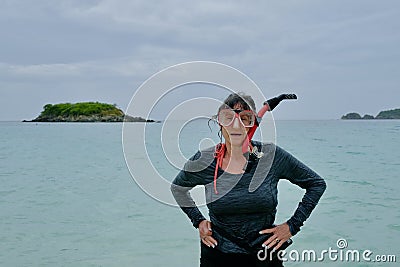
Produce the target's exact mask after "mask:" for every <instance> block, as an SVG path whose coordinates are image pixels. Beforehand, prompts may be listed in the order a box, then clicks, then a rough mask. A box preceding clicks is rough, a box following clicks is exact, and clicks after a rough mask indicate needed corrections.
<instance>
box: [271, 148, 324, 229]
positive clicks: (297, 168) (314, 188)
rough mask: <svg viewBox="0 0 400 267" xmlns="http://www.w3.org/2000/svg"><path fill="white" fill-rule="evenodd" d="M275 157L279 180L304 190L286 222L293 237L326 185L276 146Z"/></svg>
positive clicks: (308, 169)
mask: <svg viewBox="0 0 400 267" xmlns="http://www.w3.org/2000/svg"><path fill="white" fill-rule="evenodd" d="M275 156H278V157H279V158H278V162H277V163H278V169H279V172H278V173H279V174H280V177H279V178H280V179H287V180H289V181H290V182H291V183H293V184H296V185H298V186H299V187H301V188H303V189H306V193H305V194H304V196H303V198H302V200H301V202H300V203H299V205H298V207H297V209H296V211H295V212H294V214H293V216H292V217H291V218H290V219H289V220H288V221H287V224H288V225H289V229H290V233H291V234H292V235H295V234H296V233H297V232H298V231H300V227H301V226H303V223H304V222H305V220H306V219H307V218H308V217H309V216H310V214H311V212H312V211H313V209H314V208H315V206H316V205H317V203H318V201H319V199H320V198H321V196H322V194H323V193H324V191H325V189H326V183H325V181H324V179H322V178H321V177H320V176H319V175H318V174H317V173H316V172H314V171H313V170H311V169H310V168H309V167H307V166H306V165H305V164H304V163H302V162H300V161H299V160H298V159H296V158H295V157H294V156H292V155H291V154H290V153H288V152H286V151H285V150H283V149H282V148H280V147H278V146H277V147H276V154H275Z"/></svg>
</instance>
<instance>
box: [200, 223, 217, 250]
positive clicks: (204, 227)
mask: <svg viewBox="0 0 400 267" xmlns="http://www.w3.org/2000/svg"><path fill="white" fill-rule="evenodd" d="M199 234H200V239H201V242H203V244H205V245H206V246H208V247H213V248H215V246H216V245H217V240H215V239H214V238H213V237H212V229H211V222H210V221H207V220H203V221H201V222H200V224H199Z"/></svg>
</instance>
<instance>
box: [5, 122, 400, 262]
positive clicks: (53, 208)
mask: <svg viewBox="0 0 400 267" xmlns="http://www.w3.org/2000/svg"><path fill="white" fill-rule="evenodd" d="M161 126H162V124H148V125H147V129H148V133H149V137H148V139H147V140H146V142H147V143H148V153H149V156H150V158H151V159H152V161H153V162H154V164H155V165H156V167H158V168H159V170H160V171H161V172H162V171H163V170H164V172H165V174H166V176H168V177H170V178H171V179H172V178H173V176H174V175H175V174H176V173H177V170H175V169H173V168H168V166H167V165H168V164H166V163H165V162H164V159H165V158H164V157H163V155H162V153H161V152H160V151H162V150H161V142H160V140H159V137H157V134H158V133H159V132H160V129H161ZM276 132H277V144H278V145H280V146H281V147H283V148H284V149H286V150H287V151H289V152H291V153H292V154H293V155H295V156H296V157H297V158H299V159H301V160H302V161H303V162H304V163H306V164H307V165H309V166H310V167H311V168H313V169H314V170H315V171H316V172H318V173H319V174H320V175H321V176H322V177H324V178H325V179H326V181H327V185H328V187H327V191H326V192H325V195H324V196H323V197H322V199H321V201H320V203H319V205H318V206H317V208H316V209H315V210H314V212H313V214H312V215H311V217H310V218H309V220H308V221H307V222H306V223H305V226H303V228H302V231H300V232H299V234H298V235H296V236H295V237H293V240H294V244H293V245H292V246H291V247H289V249H288V250H298V251H300V253H301V251H303V250H306V249H308V250H315V251H316V252H317V253H318V254H319V253H320V252H321V251H322V250H328V249H329V248H332V249H336V250H338V251H346V250H348V249H352V250H358V251H360V252H363V251H365V250H370V251H372V254H371V255H370V258H371V259H374V256H376V255H395V256H396V261H397V264H398V262H400V247H399V244H400V242H399V240H400V193H399V191H400V121H399V120H388V121H385V120H382V121H341V120H326V121H277V122H276ZM182 135H183V136H182V142H181V146H182V150H183V153H184V154H185V155H187V156H190V155H191V154H193V153H194V152H195V151H196V150H197V148H198V144H197V143H196V142H197V141H196V140H199V138H200V139H201V138H204V137H206V136H207V135H208V136H212V137H213V138H214V139H215V137H216V132H215V131H213V132H210V130H209V129H208V128H207V127H206V126H205V125H204V124H203V123H202V124H195V123H194V124H193V125H191V127H188V128H187V129H185V130H184V131H182ZM139 167H140V166H139ZM302 194H303V190H301V189H299V188H297V187H296V186H294V185H291V184H290V183H288V182H285V181H283V182H282V183H281V184H280V185H279V205H278V216H277V223H281V222H283V221H285V220H287V219H288V218H289V217H290V216H291V214H292V213H293V211H294V209H295V208H296V206H297V204H298V202H299V201H300V199H301V197H302ZM202 210H203V211H205V209H204V207H203V208H202ZM0 214H1V215H0V266H165V267H173V266H174V267H175V266H183V267H186V266H198V264H199V239H198V233H197V230H196V229H194V228H193V227H192V226H191V223H190V222H189V220H188V219H187V218H186V216H185V215H184V214H183V212H181V210H180V209H178V208H176V207H171V206H168V205H165V204H163V203H160V202H159V201H156V200H154V199H153V198H151V197H150V196H148V195H147V194H145V193H144V192H143V191H142V190H141V189H140V188H139V187H138V185H137V184H136V183H135V181H134V180H133V179H132V177H131V175H130V173H129V171H128V168H127V166H126V163H125V160H124V154H123V149H122V124H121V123H52V124H51V123H37V124H36V123H22V122H0ZM339 238H344V239H346V242H347V247H346V248H342V249H338V247H337V244H336V243H337V240H338V239H339ZM321 265H323V266H325V265H326V266H397V265H396V263H377V262H366V261H363V260H362V259H361V260H360V262H345V261H340V260H336V261H334V260H330V259H329V258H328V257H327V256H326V258H325V260H324V261H323V262H322V263H321V262H310V261H306V262H294V261H289V262H287V263H286V264H285V266H321Z"/></svg>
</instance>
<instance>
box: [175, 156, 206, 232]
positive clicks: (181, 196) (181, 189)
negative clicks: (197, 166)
mask: <svg viewBox="0 0 400 267" xmlns="http://www.w3.org/2000/svg"><path fill="white" fill-rule="evenodd" d="M199 154H200V152H198V153H197V154H196V155H194V156H193V157H192V158H191V159H190V160H195V159H197V158H198V157H199ZM203 184H204V179H202V177H201V174H200V173H198V172H190V171H187V170H186V168H184V169H183V170H181V171H180V172H179V173H178V175H177V176H176V177H175V179H174V181H173V182H172V184H171V192H172V194H173V196H174V198H175V200H176V202H177V203H178V205H179V206H180V208H181V209H182V210H183V212H184V213H185V214H186V215H187V216H188V217H189V219H190V220H191V222H192V224H193V226H194V227H196V228H198V227H199V224H200V222H201V221H203V220H205V219H206V218H205V217H204V216H203V214H202V213H201V212H200V210H199V209H198V208H197V206H196V203H195V202H194V200H193V198H192V197H191V195H190V192H189V191H190V190H191V189H192V188H193V187H195V186H197V185H203Z"/></svg>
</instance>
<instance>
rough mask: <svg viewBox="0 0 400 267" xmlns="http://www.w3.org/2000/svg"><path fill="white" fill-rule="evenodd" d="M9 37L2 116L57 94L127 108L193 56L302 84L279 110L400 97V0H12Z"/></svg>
mask: <svg viewBox="0 0 400 267" xmlns="http://www.w3.org/2000/svg"><path fill="white" fill-rule="evenodd" d="M250 3H252V4H250ZM0 36H1V41H0V120H22V119H33V118H35V117H36V116H37V115H39V113H40V111H41V110H42V107H43V106H44V105H45V104H47V103H60V102H78V101H101V102H107V103H115V104H117V105H118V106H119V107H120V108H122V109H123V110H125V109H126V108H127V105H128V103H129V100H130V99H131V97H132V95H133V93H134V92H135V90H136V89H137V88H138V87H139V86H140V85H141V84H142V83H143V82H144V81H145V80H146V79H147V78H149V77H150V76H151V75H153V74H154V73H156V72H158V71H160V70H162V69H163V68H165V67H168V66H171V65H174V64H177V63H181V62H186V61H193V60H209V61H216V62H221V63H224V64H228V65H230V66H232V67H235V68H237V69H239V70H240V71H242V72H244V73H245V74H247V75H248V76H249V77H250V78H251V79H253V80H254V81H255V82H256V84H257V85H258V86H259V87H260V88H262V90H263V92H264V94H265V95H266V96H267V97H272V96H275V95H278V94H280V93H282V92H295V93H297V95H298V96H299V100H298V101H297V102H293V103H290V104H285V106H283V105H282V106H281V107H279V108H278V109H277V110H276V111H275V114H274V115H275V118H278V119H337V118H340V116H341V115H343V114H345V113H347V112H351V111H356V112H359V113H361V114H362V115H363V114H366V113H368V114H372V115H377V113H378V112H379V111H380V110H386V109H393V108H400V90H399V89H400V88H399V85H400V49H399V47H400V1H397V0H385V1H377V0H375V1H369V0H351V1H349V0H334V1H333V0H332V1H322V0H319V1H317V0H292V1H282V0H276V1H144V0H142V1H131V0H104V1H100V0H91V1H81V0H71V1H66V0H57V1H49V0H43V1H40V0H38V1H22V0H21V1H19V0H0ZM211 93H212V91H211ZM208 94H209V92H208ZM217 95H218V96H217ZM189 96H190V94H189ZM209 97H220V94H216V96H213V95H209ZM261 101H262V100H257V99H256V103H258V104H260V102H261ZM159 109H160V110H162V107H160V108H159ZM133 115H134V114H133ZM157 119H161V118H157Z"/></svg>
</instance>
